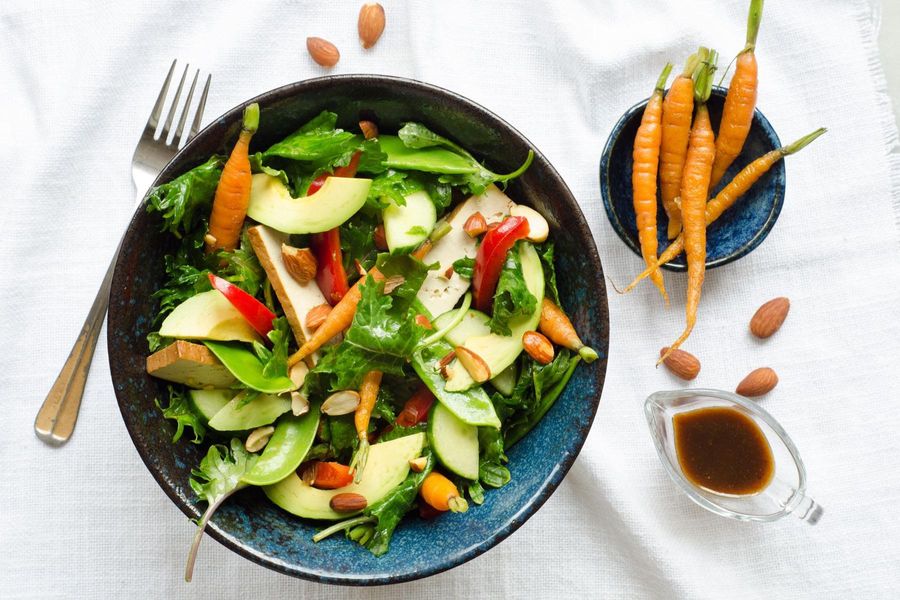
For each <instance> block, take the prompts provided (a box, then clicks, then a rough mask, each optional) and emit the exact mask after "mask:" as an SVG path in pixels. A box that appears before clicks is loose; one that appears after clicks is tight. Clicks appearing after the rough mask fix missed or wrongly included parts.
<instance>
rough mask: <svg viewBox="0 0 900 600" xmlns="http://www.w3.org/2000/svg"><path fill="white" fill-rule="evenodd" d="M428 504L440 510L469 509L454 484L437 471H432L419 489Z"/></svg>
mask: <svg viewBox="0 0 900 600" xmlns="http://www.w3.org/2000/svg"><path fill="white" fill-rule="evenodd" d="M419 494H420V495H421V496H422V500H424V501H425V502H426V503H427V504H428V506H430V507H432V508H434V509H437V510H439V511H441V512H444V511H448V510H449V511H453V512H466V511H467V510H469V504H468V502H466V499H465V498H463V497H462V496H461V495H460V493H459V490H458V489H456V485H454V483H453V482H452V481H450V480H449V479H447V478H446V477H444V476H443V475H441V474H440V473H438V472H437V471H432V472H431V473H429V474H428V477H426V478H425V481H423V482H422V488H421V489H420V490H419Z"/></svg>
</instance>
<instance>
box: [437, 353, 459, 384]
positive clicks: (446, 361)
mask: <svg viewBox="0 0 900 600" xmlns="http://www.w3.org/2000/svg"><path fill="white" fill-rule="evenodd" d="M454 358H456V351H455V350H451V351H450V352H448V353H447V354H445V355H444V356H443V358H441V360H439V361H438V363H437V370H438V371H440V373H441V377H443V378H444V379H450V363H452V362H453V359H454Z"/></svg>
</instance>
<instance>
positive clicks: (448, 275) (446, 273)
mask: <svg viewBox="0 0 900 600" xmlns="http://www.w3.org/2000/svg"><path fill="white" fill-rule="evenodd" d="M455 272H456V269H454V268H453V265H450V266H449V267H447V270H446V271H444V279H450V278H451V277H453V274H454V273H455Z"/></svg>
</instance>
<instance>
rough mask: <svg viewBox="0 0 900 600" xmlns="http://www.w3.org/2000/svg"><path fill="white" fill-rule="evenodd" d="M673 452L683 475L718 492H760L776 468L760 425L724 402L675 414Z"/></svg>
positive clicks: (741, 494)
mask: <svg viewBox="0 0 900 600" xmlns="http://www.w3.org/2000/svg"><path fill="white" fill-rule="evenodd" d="M672 425H673V428H674V430H675V452H676V453H677V455H678V463H679V464H680V465H681V470H682V472H683V473H684V475H685V477H686V478H687V479H688V481H690V482H691V483H693V484H694V485H696V486H698V487H701V488H703V489H706V490H709V491H711V492H715V493H718V494H728V495H731V496H746V495H750V494H756V493H758V492H761V491H762V490H764V489H765V488H766V486H767V485H769V482H771V480H772V476H773V475H774V472H775V460H774V457H773V456H772V448H771V447H770V446H769V442H768V440H766V436H765V434H764V433H763V432H762V430H761V429H760V428H759V425H757V424H756V422H755V421H754V420H753V419H752V418H750V417H749V416H747V415H745V414H744V413H742V412H741V411H739V410H735V409H733V408H728V407H724V406H716V407H710V408H700V409H697V410H691V411H686V412H681V413H678V414H676V415H675V416H674V417H673V418H672Z"/></svg>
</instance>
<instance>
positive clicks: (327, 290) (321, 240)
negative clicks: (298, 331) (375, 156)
mask: <svg viewBox="0 0 900 600" xmlns="http://www.w3.org/2000/svg"><path fill="white" fill-rule="evenodd" d="M359 157H360V152H356V153H355V154H354V155H353V158H351V159H350V164H348V165H347V166H346V167H338V168H337V169H335V170H334V174H333V175H334V176H335V177H353V176H355V175H356V169H357V168H358V167H359ZM330 176H331V174H327V173H326V174H322V175H319V176H318V177H316V178H315V179H313V180H312V183H310V184H309V188H307V190H306V195H307V196H312V195H313V194H315V193H316V192H318V191H319V190H320V189H321V188H322V186H323V185H324V184H325V180H326V179H328V178H329V177H330ZM311 246H312V250H313V254H315V256H316V262H318V264H319V270H318V271H317V272H316V283H317V284H318V286H319V289H320V290H322V294H323V295H324V296H325V299H326V300H327V301H328V303H329V304H331V305H332V306H334V305H335V304H337V303H338V302H340V301H341V298H343V297H344V294H346V293H347V292H348V291H349V289H350V286H349V284H348V283H347V273H346V271H344V258H343V255H342V254H341V234H340V231H339V230H338V228H337V227H335V228H334V229H332V230H330V231H326V232H324V233H317V234H314V235H313V236H312V242H311Z"/></svg>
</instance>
